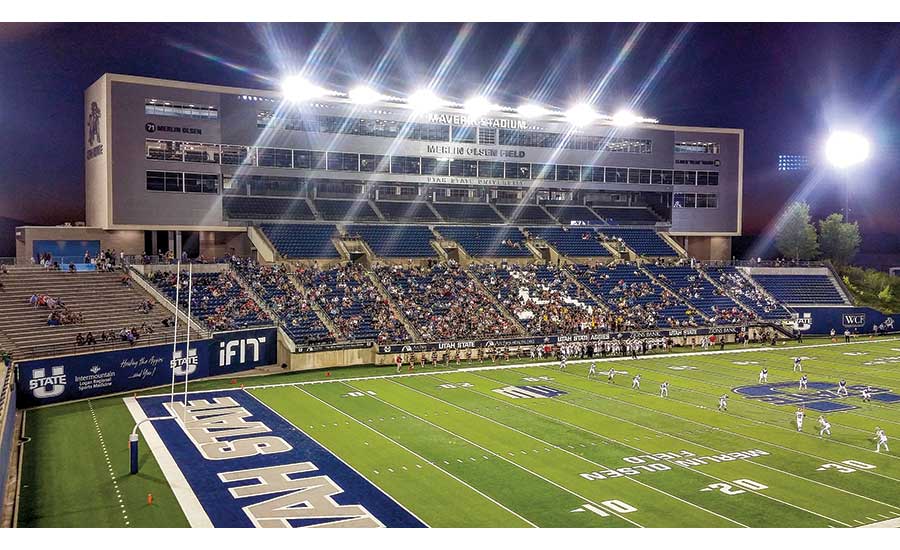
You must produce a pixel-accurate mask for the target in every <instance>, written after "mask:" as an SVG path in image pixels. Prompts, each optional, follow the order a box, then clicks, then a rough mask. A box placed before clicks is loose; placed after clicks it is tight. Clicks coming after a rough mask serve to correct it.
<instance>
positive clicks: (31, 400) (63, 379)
mask: <svg viewBox="0 0 900 550" xmlns="http://www.w3.org/2000/svg"><path fill="white" fill-rule="evenodd" d="M276 337H277V335H276V332H275V329H272V328H269V329H258V330H248V331H235V332H226V333H221V334H216V335H214V336H213V338H210V339H206V340H194V341H191V345H190V346H191V347H190V352H189V353H188V354H187V357H185V353H184V351H185V344H184V342H181V343H179V345H178V347H177V350H176V352H175V357H174V358H173V356H172V344H160V345H157V346H148V347H140V348H129V349H122V350H114V351H106V352H99V353H89V354H85V355H71V356H67V357H55V358H51V359H36V360H33V361H23V362H20V363H17V365H16V368H17V380H16V388H17V392H18V403H19V406H20V407H23V408H24V407H34V406H38V405H49V404H52V403H60V402H63V401H71V400H73V399H84V398H87V397H97V396H100V395H106V394H110V393H119V392H129V391H136V390H141V389H144V388H149V387H153V386H164V385H167V384H170V383H171V381H172V369H173V368H174V369H175V380H176V382H181V383H184V379H185V376H186V375H187V377H188V378H189V379H190V380H194V379H200V378H206V377H208V376H219V375H223V374H231V373H235V372H240V371H245V370H249V369H252V368H256V367H260V366H265V365H271V364H273V363H275V360H276V353H277V342H276Z"/></svg>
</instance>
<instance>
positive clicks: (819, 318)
mask: <svg viewBox="0 0 900 550" xmlns="http://www.w3.org/2000/svg"><path fill="white" fill-rule="evenodd" d="M793 309H794V311H795V312H796V313H797V314H798V318H797V321H796V324H797V328H799V329H800V330H801V331H802V332H805V333H807V334H828V333H830V332H831V329H834V330H835V332H837V334H838V335H839V336H840V335H843V334H844V331H845V330H847V329H849V330H850V331H851V332H853V333H855V334H872V333H873V332H874V327H875V325H882V324H883V325H884V330H885V331H886V332H897V331H900V314H897V313H894V314H885V313H882V312H880V311H878V310H877V309H872V308H870V307H800V308H793Z"/></svg>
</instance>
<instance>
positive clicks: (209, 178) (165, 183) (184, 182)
mask: <svg viewBox="0 0 900 550" xmlns="http://www.w3.org/2000/svg"><path fill="white" fill-rule="evenodd" d="M147 191H166V192H170V193H213V194H215V193H218V191H219V176H217V175H216V174H193V173H190V172H160V171H155V170H148V171H147Z"/></svg>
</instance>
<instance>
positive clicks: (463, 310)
mask: <svg viewBox="0 0 900 550" xmlns="http://www.w3.org/2000/svg"><path fill="white" fill-rule="evenodd" d="M375 271H376V273H377V275H378V277H379V279H380V280H381V282H382V284H384V286H385V287H386V288H387V290H388V293H389V294H390V295H391V297H392V298H393V299H394V301H395V302H396V303H397V306H398V307H399V308H400V311H401V312H402V313H403V314H404V315H405V316H406V318H407V319H409V320H410V321H411V322H412V323H413V325H414V326H415V328H416V330H418V331H419V334H420V335H421V336H422V338H423V339H424V340H425V341H426V342H435V341H438V340H450V339H457V338H465V339H471V338H492V337H499V336H512V335H515V334H518V332H519V331H518V328H517V327H516V326H515V324H513V323H512V322H510V321H509V320H508V319H506V318H505V317H504V316H503V314H502V313H501V311H500V310H499V308H498V307H497V305H496V304H495V303H494V302H493V301H492V299H491V297H490V296H488V295H486V294H485V293H484V292H483V291H482V290H481V288H480V287H479V286H478V284H477V283H476V282H475V281H474V280H472V278H471V277H469V275H468V274H466V272H465V271H464V270H462V269H461V268H460V267H459V265H458V264H456V263H454V262H450V263H449V264H438V265H435V266H433V267H403V266H382V267H378V268H376V270H375Z"/></svg>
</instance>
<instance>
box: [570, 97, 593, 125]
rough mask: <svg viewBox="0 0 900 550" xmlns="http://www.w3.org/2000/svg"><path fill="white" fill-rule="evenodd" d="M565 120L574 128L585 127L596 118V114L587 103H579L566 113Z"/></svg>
mask: <svg viewBox="0 0 900 550" xmlns="http://www.w3.org/2000/svg"><path fill="white" fill-rule="evenodd" d="M566 118H567V119H568V120H569V122H570V123H571V124H573V125H575V126H585V125H587V124H590V123H591V122H593V121H594V120H596V118H597V112H596V111H594V109H593V107H591V106H590V105H588V104H587V103H579V104H578V105H576V106H574V107H572V108H571V109H569V110H568V111H567V112H566Z"/></svg>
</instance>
